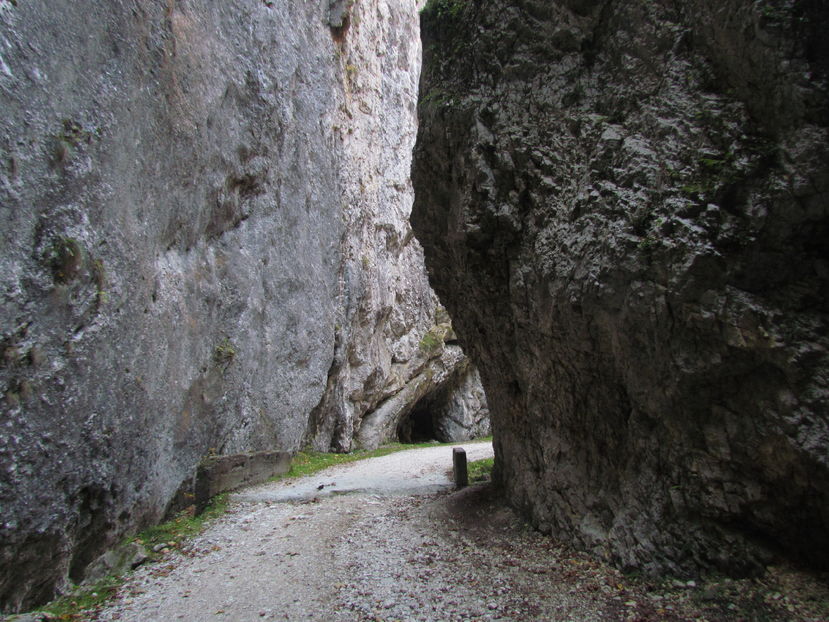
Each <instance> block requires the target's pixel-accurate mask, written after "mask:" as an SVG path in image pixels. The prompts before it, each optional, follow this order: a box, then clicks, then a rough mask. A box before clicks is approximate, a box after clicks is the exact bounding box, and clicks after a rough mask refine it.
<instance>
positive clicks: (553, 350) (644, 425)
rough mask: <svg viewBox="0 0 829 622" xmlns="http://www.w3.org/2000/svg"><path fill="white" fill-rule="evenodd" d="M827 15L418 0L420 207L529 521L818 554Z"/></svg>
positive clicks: (610, 535) (695, 560) (645, 564)
mask: <svg viewBox="0 0 829 622" xmlns="http://www.w3.org/2000/svg"><path fill="white" fill-rule="evenodd" d="M828 20H829V11H828V10H827V9H826V7H825V4H823V3H819V2H803V3H797V4H796V5H794V4H793V3H768V6H765V4H763V3H756V2H750V1H748V0H725V1H718V2H708V1H705V0H692V1H690V2H685V1H683V2H674V1H670V0H662V1H656V0H654V1H649V2H635V3H634V2H612V1H605V0H580V1H569V0H566V1H565V0H561V1H558V2H539V1H533V0H521V1H512V2H508V1H505V0H493V1H492V2H486V3H477V2H475V3H472V2H469V3H463V2H452V1H448V0H447V1H440V2H432V3H431V4H430V7H429V8H427V11H426V12H425V13H424V17H423V19H422V28H423V33H424V34H423V38H424V71H423V76H422V82H421V100H420V105H419V110H420V131H419V136H418V143H417V148H416V152H415V161H414V166H413V177H414V184H415V189H416V202H415V206H414V210H413V214H412V221H413V225H414V228H415V232H416V234H417V236H418V238H419V239H420V240H421V242H422V243H423V244H424V248H425V252H426V258H427V266H428V267H429V270H430V275H431V276H432V280H433V285H434V286H435V289H436V291H437V292H438V294H439V295H440V297H441V300H442V301H443V302H444V303H445V304H446V306H447V308H448V309H449V311H450V313H451V314H452V317H453V318H454V320H455V328H456V330H457V332H458V335H459V338H460V341H461V344H462V345H463V346H464V348H465V350H466V351H467V352H468V353H469V354H470V356H471V358H472V359H473V360H474V361H475V362H476V363H477V364H478V367H479V369H480V370H481V375H482V377H483V383H484V387H485V388H486V391H487V396H488V398H489V404H490V408H491V410H492V418H493V421H492V425H493V430H494V434H495V449H496V470H497V473H496V476H497V477H498V478H499V479H500V480H501V481H502V482H503V483H504V485H505V486H506V491H507V494H508V495H509V497H510V498H511V500H512V502H513V503H514V504H515V505H516V506H518V507H519V508H522V509H523V510H524V511H525V512H526V513H527V514H528V515H529V516H530V517H531V518H532V520H533V521H534V523H535V524H536V525H537V526H538V527H540V528H541V529H542V530H545V531H550V532H554V533H555V534H556V535H563V536H566V537H569V538H570V539H571V540H572V541H573V542H574V543H575V544H577V545H579V546H581V547H584V548H587V549H591V550H593V551H595V552H596V553H597V554H598V555H601V556H603V557H606V558H609V559H612V560H614V561H615V562H616V563H618V564H620V565H621V566H624V567H627V568H639V569H642V570H645V571H648V572H664V571H669V572H676V573H686V572H688V573H693V572H696V571H698V570H699V569H700V568H710V567H717V568H720V569H723V570H725V571H728V572H731V573H746V572H752V571H754V570H756V569H758V568H759V567H760V566H761V564H763V563H764V562H765V561H767V560H768V555H769V553H770V551H774V552H775V553H781V554H783V555H786V556H790V557H794V558H798V559H801V560H804V561H806V562H809V563H812V564H814V565H816V566H819V567H823V568H825V567H826V564H827V560H829V515H827V513H826V508H827V507H829V458H828V457H829V412H827V396H829V386H827V383H828V382H829V381H828V380H827V379H829V358H827V348H829V338H828V337H827V335H829V330H828V329H829V317H827V293H829V292H828V290H827V285H828V284H829V264H827V262H826V257H827V247H826V240H827V239H829V238H828V237H827V233H829V213H828V212H829V208H828V207H827V206H829V201H827V198H829V153H827V145H829V141H828V140H827V123H828V122H829V109H828V108H827V101H828V100H827V91H826V85H827V82H826V80H827V66H829V53H827V52H828V50H827V43H826V39H825V36H824V35H825V31H826V30H825V29H826V27H827V21H828ZM822 33H823V34H822Z"/></svg>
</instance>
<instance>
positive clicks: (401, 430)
mask: <svg viewBox="0 0 829 622" xmlns="http://www.w3.org/2000/svg"><path fill="white" fill-rule="evenodd" d="M434 407H435V404H434V402H433V400H431V399H428V398H426V399H421V400H420V401H419V402H418V403H417V404H415V406H414V408H412V410H411V411H409V413H408V414H407V415H405V416H404V417H403V418H402V419H401V420H400V423H398V424H397V438H398V440H399V441H400V442H401V443H426V442H428V441H439V440H441V439H440V438H439V436H440V434H439V432H438V429H437V426H436V425H435V424H436V417H435V408H434Z"/></svg>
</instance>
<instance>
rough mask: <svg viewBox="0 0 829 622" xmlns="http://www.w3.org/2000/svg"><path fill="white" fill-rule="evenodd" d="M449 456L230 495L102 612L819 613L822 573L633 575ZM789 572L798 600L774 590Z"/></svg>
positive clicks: (589, 616) (372, 615)
mask: <svg viewBox="0 0 829 622" xmlns="http://www.w3.org/2000/svg"><path fill="white" fill-rule="evenodd" d="M464 447H465V449H466V451H467V454H468V456H469V459H470V460H476V459H479V458H483V457H487V456H490V455H492V447H491V445H489V444H486V443H471V444H466V445H464ZM450 467H451V448H448V447H435V448H428V449H417V450H411V451H405V452H400V453H396V454H392V455H389V456H385V457H382V458H375V459H371V460H365V461H361V462H356V463H351V464H347V465H342V466H338V467H333V468H331V469H328V470H326V471H324V472H321V473H320V474H318V475H316V476H313V477H309V478H304V479H300V480H294V481H281V482H276V483H271V484H267V485H263V486H259V487H255V488H251V489H248V490H245V491H242V492H239V493H237V494H235V495H234V496H233V503H232V505H231V508H230V510H229V511H228V513H227V514H226V515H224V516H222V517H221V518H219V519H217V520H216V521H214V522H213V523H212V525H211V526H210V527H209V528H208V529H207V530H206V531H205V532H204V533H203V534H202V535H201V536H199V537H197V538H195V539H194V540H192V541H191V542H190V543H189V544H188V545H187V546H185V547H184V548H183V549H182V550H181V551H174V552H172V553H170V554H169V555H168V556H167V557H166V558H164V559H163V560H162V561H161V562H160V563H156V564H152V565H148V566H146V567H142V568H140V569H139V570H138V571H136V572H135V573H134V574H133V575H132V576H131V577H130V579H129V580H128V581H127V583H126V584H125V585H124V587H123V588H122V589H121V590H120V592H119V594H118V596H117V597H116V599H115V600H114V601H113V603H112V604H111V605H110V606H109V607H107V608H106V609H104V610H103V611H101V612H99V613H98V615H97V617H96V618H95V619H96V620H99V621H113V620H120V621H122V622H126V621H135V622H138V621H140V622H151V621H164V622H172V621H176V620H184V621H191V622H205V621H212V620H216V621H227V622H248V621H250V622H253V621H257V620H325V621H344V620H388V621H391V620H423V621H448V620H452V621H454V620H578V621H590V620H631V621H645V620H695V619H697V620H710V621H711V622H714V621H717V620H739V619H768V620H793V619H794V620H819V619H822V616H823V613H824V612H825V610H820V609H819V608H818V610H815V611H813V607H810V606H808V605H809V603H810V602H812V601H814V602H815V603H817V605H815V606H816V607H819V605H820V602H822V600H823V599H825V598H826V591H825V586H822V585H821V583H819V582H815V581H813V580H812V578H811V577H808V576H800V575H797V574H796V573H793V572H791V571H785V572H783V573H782V574H780V576H779V577H777V578H775V577H774V575H773V574H770V575H769V577H767V578H766V579H765V581H767V583H756V582H755V583H751V584H746V583H745V582H730V581H727V580H725V581H721V582H719V583H707V584H699V585H697V583H696V582H694V581H682V582H680V581H673V582H663V583H660V584H648V583H647V582H643V581H633V580H628V579H627V578H625V577H624V576H623V575H621V574H620V573H619V572H618V571H616V570H614V569H612V568H610V567H608V566H607V565H605V564H602V563H599V562H597V561H595V560H592V559H591V558H590V557H588V556H586V555H582V554H577V553H574V552H573V551H571V550H569V549H567V548H566V547H562V546H560V545H558V544H557V543H556V542H555V541H554V540H553V539H551V538H549V537H545V536H542V535H540V534H538V533H536V532H534V531H532V530H531V529H529V528H528V527H527V526H526V525H525V524H524V523H523V522H522V521H521V520H520V519H518V517H517V516H516V515H515V514H514V513H513V512H512V511H511V510H509V509H508V508H507V507H505V506H504V505H503V504H502V503H501V502H500V500H499V499H498V497H497V494H496V493H495V492H494V491H493V490H492V489H491V488H490V487H489V486H472V487H470V488H467V489H465V490H463V491H459V492H451V483H450V481H449V469H450ZM792 577H794V578H795V580H796V581H797V582H798V583H797V585H796V586H795V587H793V588H792V591H793V592H797V598H794V597H791V596H789V595H788V594H786V595H784V593H781V592H780V591H778V588H780V586H781V585H783V586H785V582H786V581H790V580H792ZM810 590H811V591H810ZM812 597H813V598H812ZM810 598H812V601H810ZM804 603H805V604H804ZM757 616H761V617H757ZM817 616H821V617H817Z"/></svg>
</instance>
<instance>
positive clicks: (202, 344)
mask: <svg viewBox="0 0 829 622" xmlns="http://www.w3.org/2000/svg"><path fill="white" fill-rule="evenodd" d="M417 32H418V25H417V14H416V7H415V2H414V0H365V1H363V2H359V3H356V4H355V3H351V2H346V1H338V0H334V1H330V2H329V1H328V0H319V1H316V0H315V1H303V2H293V1H289V0H232V1H222V2H207V1H204V0H148V1H142V2H133V1H130V0H101V1H97V0H96V1H92V2H86V3H77V2H70V1H68V0H55V1H53V2H45V3H44V2H10V1H9V0H0V102H1V104H0V107H2V110H3V115H2V117H0V218H2V221H3V223H4V224H3V227H2V228H0V383H1V384H2V386H0V393H2V401H1V402H0V417H1V419H0V609H3V610H15V609H18V608H19V607H21V606H23V607H25V606H27V605H30V604H32V603H37V602H41V601H43V600H45V599H48V598H50V597H51V596H52V595H53V594H54V593H55V588H56V586H57V587H60V586H61V585H62V584H63V583H64V582H65V580H66V578H67V576H68V577H69V578H71V579H72V580H79V579H80V578H82V577H83V574H84V569H85V567H86V566H87V564H88V563H89V562H90V561H92V559H93V558H94V557H95V556H96V555H97V554H98V553H100V552H101V551H102V550H103V549H104V548H105V547H106V546H107V545H109V544H110V543H112V542H114V541H116V540H117V539H118V538H119V537H120V536H121V535H122V534H124V533H125V532H129V531H133V530H135V529H137V528H139V527H141V526H144V525H146V524H148V523H151V522H153V521H155V520H158V519H159V518H161V516H162V515H163V514H164V512H165V509H166V508H167V507H168V505H169V503H170V501H171V499H173V497H174V496H175V494H176V491H177V490H179V489H180V487H181V486H182V484H183V483H185V488H186V482H187V481H188V479H189V478H190V477H191V476H192V474H193V473H194V471H195V468H196V465H197V464H198V462H199V461H200V460H201V459H202V458H203V457H204V456H206V455H209V454H233V453H237V452H243V451H251V450H260V449H281V450H296V449H297V448H298V447H300V446H301V444H302V443H303V442H304V441H307V442H312V443H313V444H314V445H315V446H317V447H320V448H326V449H327V448H334V449H347V448H349V447H350V446H351V443H352V437H353V434H354V431H355V429H357V428H359V425H360V422H361V419H362V416H363V415H364V413H366V412H367V411H369V410H372V409H373V408H374V407H375V406H376V405H377V404H378V403H379V402H380V401H382V400H383V399H386V398H387V397H388V396H389V395H394V394H395V393H396V392H399V391H400V390H401V389H402V388H403V387H404V386H405V385H406V383H407V382H408V381H410V380H411V379H412V378H414V377H417V375H418V374H420V373H422V372H425V370H426V368H427V367H428V365H429V364H430V361H433V360H434V359H435V357H436V356H438V357H439V356H440V355H442V353H443V349H442V348H441V349H440V351H437V352H432V351H431V350H429V349H426V350H424V349H423V348H421V347H420V342H421V340H422V339H423V337H424V335H425V334H426V333H427V332H428V331H429V329H430V328H431V327H432V326H433V325H434V324H435V323H436V320H435V317H434V316H435V310H436V305H435V298H434V294H433V293H432V292H431V291H430V290H429V287H428V283H427V280H426V277H425V273H424V269H423V266H422V255H421V251H420V248H419V246H418V245H417V243H416V241H414V238H413V237H412V234H411V231H410V229H409V226H408V224H407V220H406V219H407V216H408V213H409V210H410V207H411V200H412V198H411V194H412V192H411V185H410V183H409V181H408V171H409V158H410V151H411V147H412V143H413V140H414V132H415V116H414V115H415V97H416V91H417V78H418V71H419V50H420V43H419V38H418V35H417ZM389 416H391V417H395V416H397V413H396V412H390V413H389ZM381 440H382V439H381Z"/></svg>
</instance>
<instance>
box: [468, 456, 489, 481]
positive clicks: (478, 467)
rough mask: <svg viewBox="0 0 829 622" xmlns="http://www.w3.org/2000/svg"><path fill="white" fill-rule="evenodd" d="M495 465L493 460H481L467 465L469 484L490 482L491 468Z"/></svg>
mask: <svg viewBox="0 0 829 622" xmlns="http://www.w3.org/2000/svg"><path fill="white" fill-rule="evenodd" d="M494 464H495V458H484V459H483V460H475V461H474V462H470V463H469V464H468V465H467V471H468V473H469V481H470V482H489V481H492V467H493V465H494Z"/></svg>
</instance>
